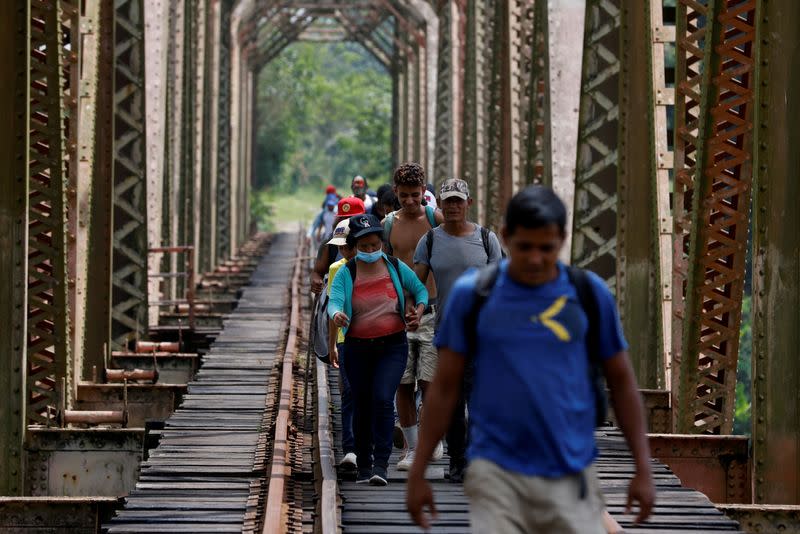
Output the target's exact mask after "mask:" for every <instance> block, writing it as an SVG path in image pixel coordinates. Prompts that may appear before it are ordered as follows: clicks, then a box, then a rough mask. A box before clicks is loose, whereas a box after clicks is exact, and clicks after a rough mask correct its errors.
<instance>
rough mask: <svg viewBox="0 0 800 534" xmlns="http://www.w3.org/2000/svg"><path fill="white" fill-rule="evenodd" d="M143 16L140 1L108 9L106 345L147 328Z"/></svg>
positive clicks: (136, 335) (120, 342) (124, 340)
mask: <svg viewBox="0 0 800 534" xmlns="http://www.w3.org/2000/svg"><path fill="white" fill-rule="evenodd" d="M144 61H145V58H144V17H143V5H142V0H121V1H119V2H117V3H116V6H115V10H114V178H113V188H114V193H113V200H114V218H113V219H114V225H113V229H114V230H113V231H114V234H113V235H114V237H113V249H114V252H113V260H112V262H113V263H112V271H113V272H112V278H111V282H112V286H113V293H112V308H111V343H112V346H113V347H116V348H122V347H125V346H127V343H128V341H129V340H130V339H132V338H139V337H141V336H142V334H143V333H144V332H145V331H146V329H147V215H146V209H147V204H146V200H147V183H146V179H145V173H146V170H145V169H146V166H145V139H146V138H145V99H144V91H145V88H144Z"/></svg>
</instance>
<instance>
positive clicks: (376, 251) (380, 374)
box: [328, 215, 428, 486]
mask: <svg viewBox="0 0 800 534" xmlns="http://www.w3.org/2000/svg"><path fill="white" fill-rule="evenodd" d="M382 233H383V226H381V222H380V220H379V219H378V218H377V217H376V216H374V215H357V216H355V217H351V218H350V233H349V234H348V236H347V242H348V244H350V245H352V246H355V248H356V251H357V253H356V257H355V258H354V259H352V260H350V261H349V262H348V263H347V264H346V266H345V267H346V268H341V269H339V271H338V272H337V273H336V276H335V277H334V279H333V283H332V285H331V294H330V301H329V302H328V315H329V316H330V318H331V319H332V320H333V322H334V323H335V324H336V326H338V327H339V328H341V329H342V330H343V332H344V334H345V342H344V349H345V352H346V354H347V358H346V359H345V361H344V370H345V373H346V375H347V379H348V381H349V382H350V388H351V390H352V393H353V398H354V401H355V417H354V421H353V433H354V435H355V444H356V455H357V457H358V478H357V480H356V482H357V483H366V482H369V483H370V484H371V485H374V486H385V485H386V484H387V483H388V479H387V476H386V468H387V467H388V465H389V455H390V454H391V452H392V431H393V430H394V394H395V391H397V386H398V385H399V384H400V379H401V378H402V376H403V371H404V370H405V365H406V358H407V357H408V342H407V341H406V331H409V332H413V331H414V330H416V329H417V327H418V326H419V319H420V317H422V313H423V312H424V311H425V306H427V304H428V291H427V290H426V289H425V286H424V285H423V284H422V283H421V282H420V281H419V279H418V278H417V277H416V275H414V271H412V270H411V269H410V268H409V267H408V266H406V265H405V264H404V263H403V262H401V261H398V260H397V259H395V258H393V257H391V256H387V255H386V254H384V253H383V242H382V240H381V235H382ZM404 293H405V294H407V295H409V297H408V298H411V299H413V301H414V304H415V307H414V309H413V310H412V311H411V312H409V313H408V314H406V315H405V317H404V316H403V314H402V312H401V311H400V310H405V309H406V307H405V296H404ZM373 430H374V435H373Z"/></svg>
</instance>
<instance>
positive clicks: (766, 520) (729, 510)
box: [717, 504, 800, 534]
mask: <svg viewBox="0 0 800 534" xmlns="http://www.w3.org/2000/svg"><path fill="white" fill-rule="evenodd" d="M717 508H719V509H720V510H721V511H722V512H724V513H725V515H727V516H728V517H730V518H731V519H735V520H736V521H738V522H739V525H741V527H742V529H743V530H745V531H746V532H749V533H752V534H767V533H773V532H776V533H783V532H800V506H790V505H784V506H781V505H769V504H720V505H717Z"/></svg>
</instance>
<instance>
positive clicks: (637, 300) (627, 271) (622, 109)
mask: <svg viewBox="0 0 800 534" xmlns="http://www.w3.org/2000/svg"><path fill="white" fill-rule="evenodd" d="M649 16H650V13H649V3H648V2H638V1H637V2H625V3H624V4H623V6H622V11H621V15H620V50H621V51H622V53H621V55H620V57H619V62H620V74H619V77H620V85H619V134H618V135H619V138H618V139H619V159H618V186H617V187H618V188H617V206H618V207H617V302H618V305H619V308H620V313H621V315H622V321H623V325H624V327H625V335H626V337H627V338H628V342H629V343H630V354H631V360H632V361H633V367H634V370H635V371H636V376H637V379H638V381H639V384H640V385H641V386H642V387H644V388H653V389H655V388H658V387H659V385H660V384H663V380H664V376H663V374H664V373H663V369H664V363H663V361H661V355H662V354H663V347H662V342H661V310H660V305H661V302H660V299H659V298H658V295H659V292H658V289H659V283H660V282H659V281H660V276H659V268H658V265H659V263H658V258H657V257H656V254H657V250H658V248H657V244H658V236H657V228H656V225H655V224H654V222H655V218H654V214H655V213H658V210H657V202H656V194H657V191H656V186H657V184H656V169H655V165H654V161H655V158H654V149H655V147H654V140H653V134H652V132H653V127H652V123H651V121H652V118H651V117H652V114H653V86H652V81H651V72H652V69H651V62H652V58H651V54H652V49H651V46H650V43H651V42H652V39H651V36H650V25H649V24H647V23H646V21H649Z"/></svg>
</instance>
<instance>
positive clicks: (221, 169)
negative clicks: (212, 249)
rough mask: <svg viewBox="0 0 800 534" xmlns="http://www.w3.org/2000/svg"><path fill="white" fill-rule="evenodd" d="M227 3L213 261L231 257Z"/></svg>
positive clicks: (225, 1)
mask: <svg viewBox="0 0 800 534" xmlns="http://www.w3.org/2000/svg"><path fill="white" fill-rule="evenodd" d="M232 7H233V6H232V2H231V1H230V0H222V2H221V3H220V32H219V63H218V65H219V75H218V78H219V98H218V100H219V111H218V124H219V126H218V129H217V131H218V136H219V141H218V149H217V150H218V154H217V158H218V159H217V194H216V199H217V235H216V242H217V258H218V259H219V260H225V259H227V258H228V257H229V256H230V255H231V213H232V209H231V34H230V31H229V28H230V25H231V9H232Z"/></svg>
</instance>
